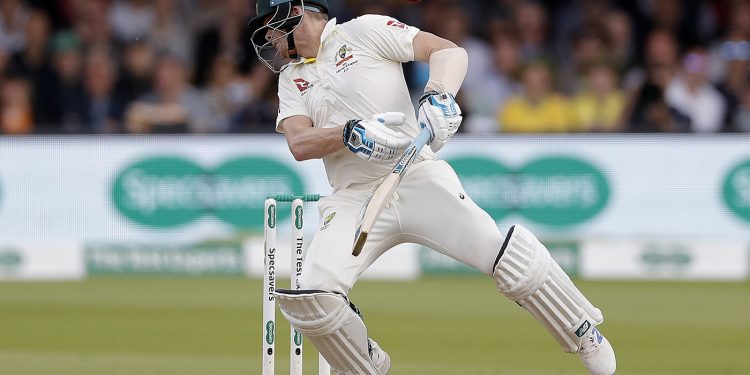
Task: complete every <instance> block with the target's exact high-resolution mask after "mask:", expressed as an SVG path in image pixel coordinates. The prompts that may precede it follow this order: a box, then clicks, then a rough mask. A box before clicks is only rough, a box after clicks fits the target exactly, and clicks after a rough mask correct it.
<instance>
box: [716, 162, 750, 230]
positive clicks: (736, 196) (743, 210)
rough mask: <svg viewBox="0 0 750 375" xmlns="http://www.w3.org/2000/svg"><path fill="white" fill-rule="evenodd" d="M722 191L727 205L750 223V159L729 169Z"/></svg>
mask: <svg viewBox="0 0 750 375" xmlns="http://www.w3.org/2000/svg"><path fill="white" fill-rule="evenodd" d="M721 191H722V196H723V198H724V203H725V204H726V205H727V207H729V209H730V210H732V212H733V213H734V214H735V215H737V217H739V218H740V219H742V220H745V221H747V222H749V223H750V160H747V161H745V162H743V163H740V164H739V165H738V166H736V167H735V168H733V169H732V170H730V171H729V173H728V174H727V176H726V178H725V179H724V184H723V186H722V189H721Z"/></svg>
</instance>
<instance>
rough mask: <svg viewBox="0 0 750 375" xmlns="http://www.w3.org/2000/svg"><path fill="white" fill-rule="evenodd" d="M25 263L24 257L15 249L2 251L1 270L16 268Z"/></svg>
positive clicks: (0, 256) (0, 258) (0, 257)
mask: <svg viewBox="0 0 750 375" xmlns="http://www.w3.org/2000/svg"><path fill="white" fill-rule="evenodd" d="M21 263H23V255H22V254H21V252H20V251H18V250H15V249H0V268H16V267H18V266H20V265H21Z"/></svg>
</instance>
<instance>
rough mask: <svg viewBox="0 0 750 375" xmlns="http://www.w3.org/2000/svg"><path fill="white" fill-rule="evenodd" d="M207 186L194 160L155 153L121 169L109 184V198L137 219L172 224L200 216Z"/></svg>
mask: <svg viewBox="0 0 750 375" xmlns="http://www.w3.org/2000/svg"><path fill="white" fill-rule="evenodd" d="M209 190H210V188H209V185H208V178H207V175H206V173H205V171H203V170H202V169H201V167H199V166H198V165H196V164H195V163H193V162H191V161H189V160H186V159H183V158H180V157H170V156H165V157H154V158H149V159H145V160H143V161H139V162H137V163H135V164H133V165H131V166H129V167H128V168H126V169H125V170H124V171H122V172H121V173H120V174H119V175H118V176H117V178H116V179H115V182H114V184H113V185H112V199H113V201H114V204H115V207H117V210H118V211H120V213H122V214H123V215H125V217H127V218H128V219H130V220H132V221H134V222H136V223H139V224H143V225H146V226H150V227H156V228H171V227H177V226H180V225H184V224H187V223H190V222H192V221H194V220H197V219H198V218H200V217H201V216H203V213H204V211H205V209H206V205H207V204H208V199H209V196H210V192H209Z"/></svg>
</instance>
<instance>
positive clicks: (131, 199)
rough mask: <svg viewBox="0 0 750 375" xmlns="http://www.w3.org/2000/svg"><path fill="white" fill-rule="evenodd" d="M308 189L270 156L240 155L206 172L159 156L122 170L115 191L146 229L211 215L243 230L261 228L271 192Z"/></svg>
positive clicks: (119, 205) (117, 202)
mask: <svg viewBox="0 0 750 375" xmlns="http://www.w3.org/2000/svg"><path fill="white" fill-rule="evenodd" d="M304 191H305V188H304V183H303V181H302V179H301V177H300V176H299V175H298V174H297V173H296V172H295V171H294V170H292V169H291V168H290V167H288V166H287V165H285V164H283V163H280V162H279V161H277V160H274V159H270V158H265V157H239V158H235V159H231V160H228V161H226V162H224V163H222V164H221V165H219V166H218V167H216V168H215V169H213V170H212V171H208V170H205V169H204V168H202V167H201V166H199V165H197V164H196V163H194V162H193V161H191V160H188V159H185V158H182V157H179V156H156V157H150V158H146V159H143V160H141V161H138V162H136V163H133V164H131V165H129V166H127V167H126V168H125V169H123V170H122V172H120V174H119V175H118V176H117V178H116V179H115V180H114V182H113V184H112V189H111V194H112V202H113V204H114V206H115V208H116V209H117V211H118V212H120V213H121V214H122V215H123V216H125V217H126V218H128V219H129V220H131V221H133V222H135V223H138V224H141V225H145V226H148V227H153V228H174V227H179V226H181V225H186V224H188V223H191V222H193V221H196V220H198V219H200V218H201V217H203V216H204V215H213V216H214V217H216V218H218V219H219V220H221V221H223V222H225V223H228V224H230V225H232V226H234V227H237V228H243V229H244V228H261V227H262V226H263V209H264V207H263V206H264V201H265V198H266V196H267V195H269V194H300V193H302V192H304ZM279 213H280V215H281V216H285V217H286V216H289V212H286V211H283V210H282V211H280V212H279ZM285 217H281V218H279V220H283V219H284V218H285Z"/></svg>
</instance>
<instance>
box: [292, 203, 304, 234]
mask: <svg viewBox="0 0 750 375" xmlns="http://www.w3.org/2000/svg"><path fill="white" fill-rule="evenodd" d="M302 212H303V209H302V206H297V207H296V208H295V209H294V226H295V227H296V228H297V229H302V220H303V217H302V216H303V214H302Z"/></svg>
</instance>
